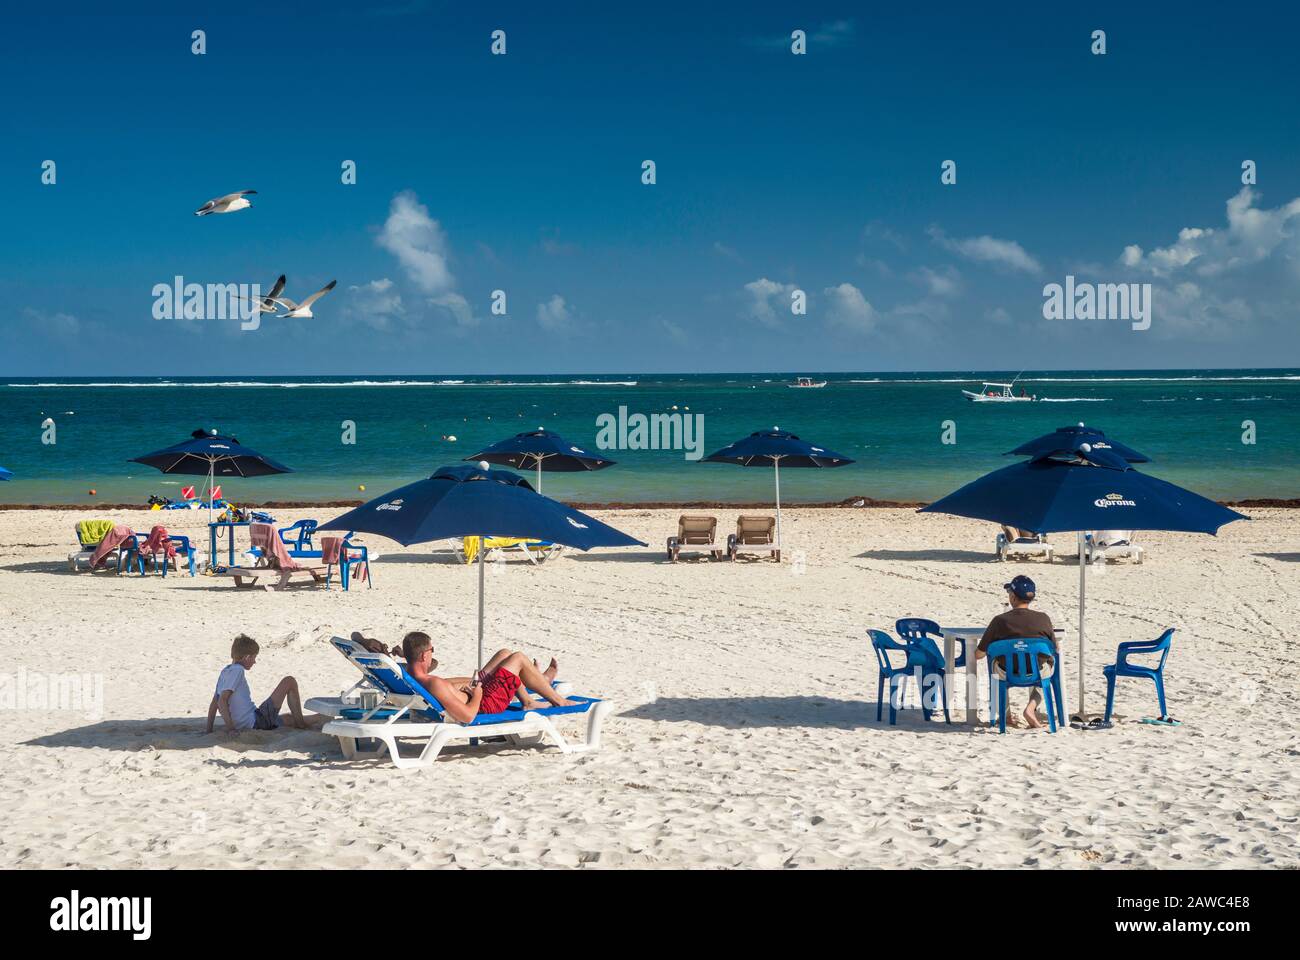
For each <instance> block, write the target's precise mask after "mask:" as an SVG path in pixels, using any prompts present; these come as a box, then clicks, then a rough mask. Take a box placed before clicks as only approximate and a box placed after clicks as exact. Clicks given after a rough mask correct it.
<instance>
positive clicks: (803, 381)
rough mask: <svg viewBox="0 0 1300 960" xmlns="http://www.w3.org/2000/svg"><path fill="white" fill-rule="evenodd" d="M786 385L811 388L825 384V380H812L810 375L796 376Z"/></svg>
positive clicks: (803, 388) (805, 388) (804, 388)
mask: <svg viewBox="0 0 1300 960" xmlns="http://www.w3.org/2000/svg"><path fill="white" fill-rule="evenodd" d="M786 386H787V387H792V388H797V389H802V390H813V389H815V388H817V387H824V386H826V381H825V380H814V379H813V378H812V377H796V378H795V381H794V383H787V384H786Z"/></svg>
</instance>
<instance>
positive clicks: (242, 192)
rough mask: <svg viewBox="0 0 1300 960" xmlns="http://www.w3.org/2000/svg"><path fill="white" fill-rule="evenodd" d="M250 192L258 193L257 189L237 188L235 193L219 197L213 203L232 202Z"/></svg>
mask: <svg viewBox="0 0 1300 960" xmlns="http://www.w3.org/2000/svg"><path fill="white" fill-rule="evenodd" d="M249 193H257V191H256V190H236V191H235V192H234V193H228V194H226V195H225V196H224V197H217V199H216V200H214V201H212V202H213V203H230V202H231V201H232V200H238V199H239V198H240V197H242V196H244V195H245V194H249Z"/></svg>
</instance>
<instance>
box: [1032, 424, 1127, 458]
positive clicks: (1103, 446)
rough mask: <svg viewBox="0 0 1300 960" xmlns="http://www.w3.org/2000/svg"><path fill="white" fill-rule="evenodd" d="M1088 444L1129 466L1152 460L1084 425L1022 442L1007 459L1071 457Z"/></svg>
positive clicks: (1064, 428)
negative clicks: (1014, 457)
mask: <svg viewBox="0 0 1300 960" xmlns="http://www.w3.org/2000/svg"><path fill="white" fill-rule="evenodd" d="M1083 443H1086V444H1088V445H1089V446H1090V447H1091V448H1092V450H1093V451H1094V452H1095V451H1100V450H1109V451H1110V452H1111V453H1113V454H1116V455H1117V456H1120V457H1122V458H1123V459H1124V460H1126V461H1127V462H1129V463H1150V462H1151V458H1150V457H1148V456H1146V455H1145V454H1141V453H1138V452H1137V451H1136V450H1134V449H1133V448H1132V447H1130V446H1128V445H1127V444H1123V443H1120V442H1119V441H1118V440H1107V439H1106V434H1104V433H1103V432H1102V431H1100V430H1098V429H1097V428H1096V427H1088V426H1085V425H1084V424H1082V423H1080V424H1077V425H1076V426H1073V427H1057V428H1056V429H1055V430H1054V431H1053V432H1051V433H1046V434H1043V436H1041V437H1035V438H1034V439H1033V440H1030V441H1029V442H1028V443H1022V444H1021V445H1020V446H1018V447H1016V449H1014V450H1008V451H1007V452H1006V456H1008V457H1010V456H1024V457H1050V456H1052V455H1053V454H1064V455H1071V454H1073V453H1074V452H1075V451H1076V450H1078V449H1079V445H1080V444H1083Z"/></svg>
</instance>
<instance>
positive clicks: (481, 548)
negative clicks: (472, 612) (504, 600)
mask: <svg viewBox="0 0 1300 960" xmlns="http://www.w3.org/2000/svg"><path fill="white" fill-rule="evenodd" d="M486 540H487V537H485V536H482V535H481V534H480V536H479V538H478V667H477V668H476V670H475V672H476V673H477V672H478V670H482V669H483V554H485V553H487V545H486V542H485V541H486Z"/></svg>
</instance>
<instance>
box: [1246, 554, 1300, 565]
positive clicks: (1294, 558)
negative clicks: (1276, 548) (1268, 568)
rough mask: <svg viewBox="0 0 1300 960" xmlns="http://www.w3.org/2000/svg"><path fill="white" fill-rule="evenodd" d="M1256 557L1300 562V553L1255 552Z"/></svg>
mask: <svg viewBox="0 0 1300 960" xmlns="http://www.w3.org/2000/svg"><path fill="white" fill-rule="evenodd" d="M1255 556H1257V557H1263V558H1264V559H1265V560H1282V561H1284V562H1286V563H1300V553H1257V554H1255Z"/></svg>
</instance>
